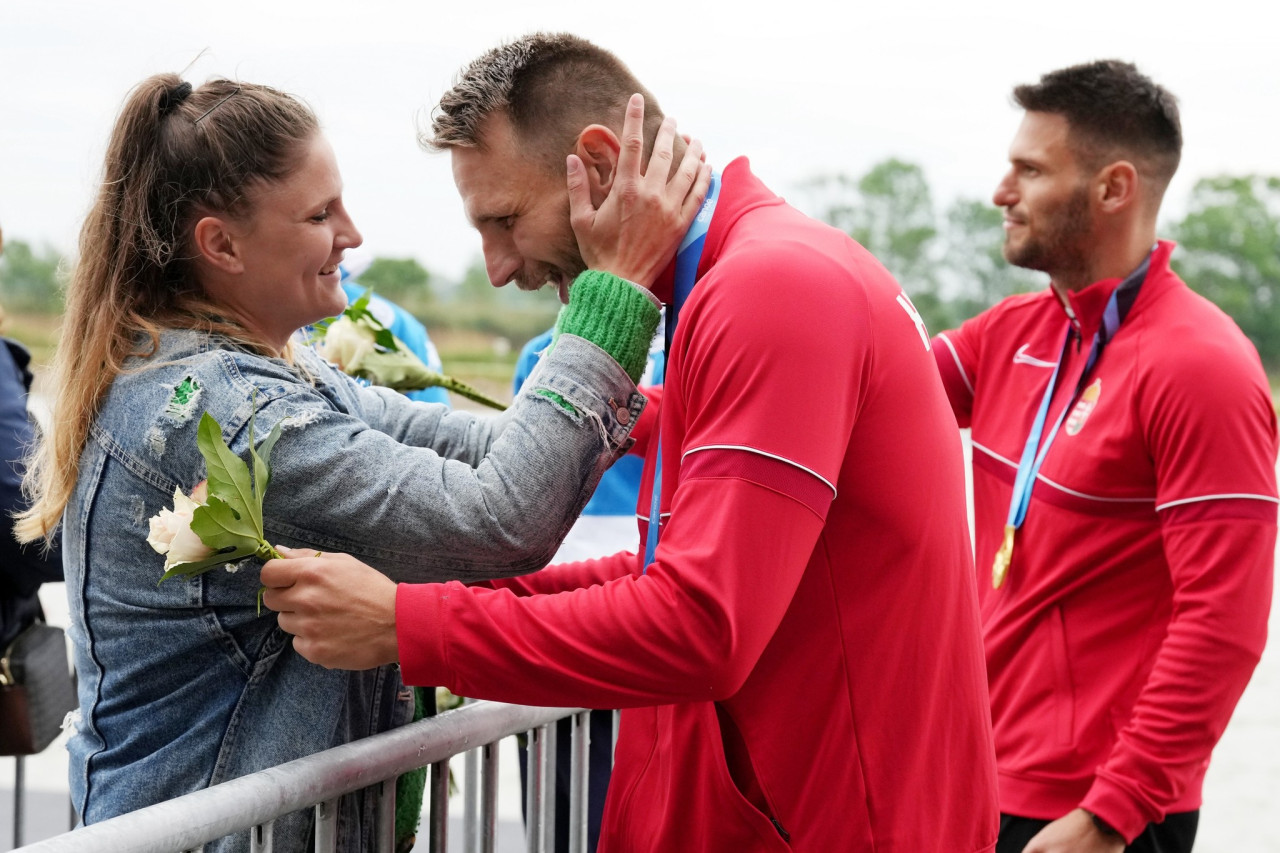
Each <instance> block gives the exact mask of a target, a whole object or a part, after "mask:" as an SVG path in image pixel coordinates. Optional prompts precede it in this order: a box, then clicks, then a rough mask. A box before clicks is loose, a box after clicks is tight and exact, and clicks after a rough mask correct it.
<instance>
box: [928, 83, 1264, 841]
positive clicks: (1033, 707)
mask: <svg viewBox="0 0 1280 853" xmlns="http://www.w3.org/2000/svg"><path fill="white" fill-rule="evenodd" d="M1014 99H1015V100H1016V101H1017V103H1018V104H1019V105H1020V106H1021V107H1023V108H1024V109H1025V110H1026V116H1025V117H1024V119H1023V122H1022V126H1021V128H1020V129H1019V130H1018V132H1017V135H1016V136H1015V137H1014V140H1013V144H1012V146H1011V148H1010V152H1009V161H1010V163H1011V167H1010V169H1009V172H1008V174H1006V175H1005V177H1004V179H1003V180H1002V181H1001V182H1000V185H999V186H998V187H997V188H996V192H995V199H994V200H995V203H996V204H997V205H999V206H1001V207H1003V208H1004V209H1005V235H1006V236H1005V246H1004V255H1005V258H1007V259H1008V260H1009V261H1010V262H1011V263H1014V264H1017V265H1018V266H1022V267H1028V268H1030V269H1036V270H1042V271H1044V272H1047V273H1048V274H1049V276H1050V279H1051V284H1050V287H1049V288H1048V289H1047V290H1044V291H1042V292H1039V293H1032V294H1027V295H1023V296H1015V297H1012V298H1010V299H1007V300H1005V301H1004V302H1002V303H1000V304H999V305H997V306H995V307H994V308H992V309H990V310H989V311H987V312H985V313H983V314H981V315H980V316H978V317H975V318H974V319H972V320H970V321H969V322H967V323H965V324H964V325H963V326H961V327H960V329H958V330H956V331H953V332H947V333H945V334H942V335H939V336H938V337H937V338H936V339H935V341H934V354H935V356H936V358H937V360H938V367H939V369H940V370H941V373H942V377H943V382H944V384H945V386H946V388H947V393H948V395H949V397H950V399H951V405H952V408H953V409H954V410H955V413H956V417H957V419H958V420H959V422H960V425H961V426H962V427H963V426H967V427H970V428H971V429H972V431H973V433H972V434H973V476H974V502H975V517H976V543H975V545H976V553H977V562H978V573H979V586H980V588H981V589H982V593H981V599H982V624H983V634H984V640H985V643H986V652H987V670H988V676H989V678H990V687H991V703H992V718H993V725H994V728H995V738H996V756H997V764H998V767H999V772H1000V808H1001V812H1002V819H1001V834H1000V845H999V847H998V848H997V849H998V850H999V851H1002V853H1003V851H1006V850H1007V851H1020V850H1026V851H1033V853H1067V851H1071V853H1081V851H1119V850H1122V849H1128V850H1135V851H1161V852H1162V853H1167V851H1174V853H1179V851H1188V850H1190V849H1191V845H1192V842H1193V840H1194V838H1195V831H1196V824H1197V821H1198V817H1199V811H1198V810H1199V807H1200V789H1201V784H1202V782H1203V780H1204V775H1205V770H1206V768H1207V767H1208V764H1209V753H1210V752H1211V751H1212V749H1213V746H1214V744H1215V743H1216V742H1217V740H1218V738H1219V736H1221V734H1222V730H1223V728H1225V726H1226V725H1227V720H1228V718H1229V717H1230V716H1231V712H1232V710H1233V709H1234V707H1235V704H1236V701H1237V700H1238V699H1239V698H1240V694H1241V693H1242V692H1243V690H1244V687H1245V684H1246V683H1247V682H1248V680H1249V676H1250V674H1251V673H1252V672H1253V669H1254V666H1255V665H1256V664H1257V662H1258V658H1259V656H1260V655H1261V653H1262V647H1263V643H1264V641H1265V638H1266V625H1267V615H1268V611H1269V608H1270V601H1271V586H1272V575H1273V558H1274V552H1275V543H1276V502H1277V501H1276V479H1275V463H1276V422H1275V414H1274V412H1273V410H1272V405H1271V395H1270V392H1269V389H1268V385H1267V379H1266V376H1265V375H1264V374H1263V370H1262V366H1261V364H1260V363H1259V360H1258V355H1257V352H1256V351H1255V350H1254V348H1253V346H1252V345H1250V343H1249V341H1248V340H1246V339H1245V337H1244V335H1243V334H1241V332H1240V330H1239V329H1238V328H1237V327H1236V326H1235V324H1234V323H1232V322H1231V320H1230V319H1229V318H1227V317H1226V316H1225V315H1224V314H1223V313H1222V312H1221V311H1219V310H1218V309H1217V308H1216V307H1214V306H1213V305H1211V304H1210V303H1209V302H1208V301H1206V300H1205V299H1203V298H1201V297H1200V296H1198V295H1196V294H1194V293H1192V292H1191V290H1189V289H1188V288H1187V286H1186V285H1185V284H1184V283H1183V282H1182V281H1181V280H1180V279H1179V278H1178V276H1177V275H1175V274H1174V273H1173V272H1172V271H1171V270H1170V269H1169V254H1170V252H1172V251H1173V245H1172V244H1171V243H1167V242H1164V241H1159V242H1157V241H1156V233H1155V229H1156V216H1157V213H1158V211H1159V208H1160V201H1161V198H1162V196H1163V194H1164V191H1165V188H1166V187H1167V186H1168V183H1169V179H1170V178H1171V177H1172V176H1173V173H1174V171H1175V169H1176V168H1177V165H1178V159H1179V156H1180V154H1181V145H1182V136H1181V130H1180V126H1179V119H1178V110H1177V105H1176V102H1175V100H1174V98H1173V96H1172V95H1170V94H1169V93H1168V92H1166V91H1165V90H1164V89H1162V88H1161V87H1159V86H1157V85H1156V84H1155V83H1153V82H1152V81H1151V80H1149V79H1147V78H1146V77H1144V76H1143V75H1141V74H1140V73H1139V72H1138V71H1137V69H1135V68H1134V67H1133V66H1132V65H1129V64H1126V63H1120V62H1114V61H1106V62H1095V63H1092V64H1088V65H1081V66H1077V67H1073V68H1067V69H1064V70H1061V71H1056V72H1053V73H1051V74H1047V75H1045V76H1044V77H1043V78H1042V79H1041V81H1040V82H1039V83H1038V84H1035V85H1027V86H1019V87H1018V88H1016V89H1015V90H1014Z"/></svg>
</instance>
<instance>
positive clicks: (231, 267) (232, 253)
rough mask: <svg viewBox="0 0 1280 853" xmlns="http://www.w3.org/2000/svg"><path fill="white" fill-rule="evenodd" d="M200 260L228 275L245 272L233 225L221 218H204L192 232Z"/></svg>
mask: <svg viewBox="0 0 1280 853" xmlns="http://www.w3.org/2000/svg"><path fill="white" fill-rule="evenodd" d="M191 239H192V242H193V243H195V248H196V252H197V254H198V255H199V258H200V260H203V261H204V262H206V263H209V264H212V265H213V266H214V267H215V268H216V269H218V270H221V271H222V272H226V273H241V272H244V261H243V259H242V258H241V257H240V254H239V252H238V250H237V249H238V247H237V245H236V240H235V234H234V233H233V230H232V227H231V224H230V223H229V222H228V221H227V220H226V219H223V218H222V217H220V216H203V217H201V218H200V220H199V221H198V222H196V227H195V228H194V229H193V231H192V236H191Z"/></svg>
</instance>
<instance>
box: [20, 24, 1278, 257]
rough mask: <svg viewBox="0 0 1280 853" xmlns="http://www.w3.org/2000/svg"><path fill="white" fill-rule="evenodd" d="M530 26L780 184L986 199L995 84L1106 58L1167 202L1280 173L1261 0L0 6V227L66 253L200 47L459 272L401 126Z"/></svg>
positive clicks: (399, 232) (390, 224)
mask: <svg viewBox="0 0 1280 853" xmlns="http://www.w3.org/2000/svg"><path fill="white" fill-rule="evenodd" d="M749 10H750V11H749ZM538 29H542V30H569V31H572V32H575V33H577V34H579V35H582V36H585V37H587V38H590V39H592V40H593V41H596V42H597V43H599V44H601V45H602V46H604V47H607V48H610V49H611V50H613V51H615V52H616V53H618V54H619V55H620V56H621V57H622V58H623V59H624V60H625V61H626V62H627V63H628V64H629V65H630V66H631V67H632V69H633V70H634V71H635V72H636V74H637V76H638V77H639V78H640V79H641V80H643V81H644V82H645V83H646V85H647V86H648V87H649V88H650V89H651V90H652V91H653V92H654V93H655V95H656V96H657V97H658V99H659V100H660V101H661V103H662V105H663V107H664V109H665V110H666V111H667V112H668V113H669V114H670V115H673V116H675V117H676V118H677V120H678V121H679V124H680V128H681V129H682V130H683V131H685V132H688V133H692V134H694V135H696V136H699V137H701V138H702V140H703V141H704V143H705V144H706V147H707V150H708V152H709V157H710V159H711V160H712V161H713V163H716V164H723V163H725V162H728V160H730V159H732V158H733V157H736V156H738V155H742V154H745V155H748V156H749V157H750V158H751V160H752V164H753V166H754V168H755V170H756V171H757V172H758V173H759V174H760V175H761V177H762V178H763V179H764V180H765V181H766V182H767V183H769V184H770V185H771V186H772V188H773V189H774V190H775V191H777V192H779V193H781V194H783V195H795V193H794V190H795V187H796V186H797V184H799V183H800V182H801V181H803V180H804V179H805V178H807V177H810V176H812V175H815V174H819V173H829V172H840V171H843V172H848V173H851V174H854V175H859V174H861V173H863V172H864V171H866V169H867V168H869V167H870V166H871V165H873V164H874V163H876V162H878V161H880V160H882V159H884V158H886V157H890V156H897V157H899V158H902V159H906V160H909V161H913V162H916V163H919V164H921V165H922V166H923V167H924V168H925V170H926V173H927V176H928V178H929V182H930V185H931V186H932V188H933V191H934V198H935V202H937V203H938V204H939V206H941V205H944V204H945V203H947V202H949V201H950V200H951V199H953V198H955V197H956V196H957V195H965V196H972V197H979V198H983V199H989V197H990V191H991V189H992V187H993V186H994V184H995V182H996V181H997V180H998V178H999V176H1000V174H1001V171H1002V169H1003V167H1004V158H1005V153H1006V151H1007V148H1008V143H1009V139H1010V138H1011V136H1012V134H1013V131H1014V130H1015V128H1016V126H1017V123H1018V120H1019V113H1018V111H1017V110H1016V109H1014V108H1013V107H1011V106H1010V102H1009V90H1010V88H1011V87H1012V86H1013V85H1015V84H1017V83H1021V82H1029V81H1034V80H1035V79H1037V78H1038V77H1039V75H1040V74H1041V73H1043V72H1044V71H1047V70H1051V69H1053V68H1057V67H1060V66H1063V65H1068V64H1073V63H1076V62H1081V61H1086V60H1090V59H1097V58H1104V57H1119V58H1123V59H1128V60H1132V61H1134V62H1137V63H1138V65H1139V67H1140V68H1142V69H1143V70H1144V71H1146V72H1147V73H1149V74H1150V75H1151V76H1153V77H1154V78H1155V79H1156V80H1158V81H1159V82H1161V83H1163V84H1165V85H1166V86H1168V87H1169V88H1170V89H1171V90H1172V91H1173V92H1174V93H1175V94H1177V95H1178V96H1179V98H1180V99H1181V102H1182V109H1183V128H1184V134H1185V137H1186V142H1185V151H1184V155H1183V161H1182V169H1181V171H1180V173H1179V175H1178V177H1177V178H1176V179H1175V182H1174V184H1173V186H1172V187H1171V189H1170V195H1169V200H1168V202H1167V203H1166V209H1169V208H1173V209H1174V210H1175V211H1176V210H1177V209H1178V208H1180V207H1181V206H1182V205H1183V204H1184V202H1185V199H1186V197H1187V194H1188V193H1189V191H1190V188H1191V186H1192V185H1193V183H1194V181H1195V180H1196V179H1197V178H1200V177H1204V176H1207V175H1211V174H1218V173H1223V172H1231V173H1245V172H1262V173H1266V174H1272V175H1280V118H1278V116H1280V111H1278V106H1280V103H1278V101H1280V98H1278V96H1280V4H1276V3H1259V2H1249V3H1245V2H1242V0H1218V2H1212V3H1198V4H1196V5H1194V6H1192V5H1190V4H1177V3H1164V4H1160V5H1156V4H1146V3H1144V4H1141V10H1140V9H1139V4H1128V3H1124V2H1121V0H1111V2H1105V3H1103V2H1093V0H1074V1H1073V2H1069V3H1058V4H1054V3H1045V2H1038V3H1037V2H1030V0H1022V2H994V3H982V2H969V3H953V2H909V0H885V2H881V3H862V2H840V3H836V2H830V3H821V2H814V0H780V2H771V3H767V4H766V3H748V2H741V0H740V2H735V3H727V2H721V0H714V2H697V0H685V1H684V2H669V0H663V1H662V2H658V3H652V4H644V3H634V2H609V3H597V4H587V3H569V2H563V0H523V2H513V0H498V1H497V2H483V0H476V1H475V2H469V3H456V2H455V3H452V4H449V5H447V6H446V5H445V4H444V3H441V2H438V0H418V2H389V0H386V1H384V0H367V2H363V3H360V4H355V3H333V2H328V0H306V2H303V0H257V2H252V3H250V2H243V0H219V2H206V3H199V4H192V3H185V2H181V0H170V2H165V3H160V2H154V0H92V2H89V0H80V1H79V2H60V0H0V224H2V225H3V227H4V231H5V235H6V236H7V237H9V238H12V239H23V240H27V241H30V242H34V243H37V244H39V243H46V242H47V243H50V244H52V245H54V246H55V247H57V248H59V249H61V250H64V251H67V250H70V249H72V248H73V246H74V243H75V239H76V234H77V232H78V229H79V225H80V221H81V219H82V217H83V215H84V212H85V210H86V208H87V205H88V203H89V198H90V194H91V191H92V188H93V186H94V183H95V181H96V178H97V176H98V174H99V171H100V168H101V158H102V154H103V150H104V147H105V142H106V138H107V134H108V132H109V130H110V127H111V123H112V122H113V120H114V118H115V115H116V113H117V111H118V110H119V107H120V105H121V103H122V101H123V98H124V96H125V94H126V93H127V91H128V90H129V89H130V88H131V87H132V86H133V85H134V84H136V83H137V82H138V81H140V80H141V79H142V78H143V77H145V76H147V75H148V74H151V73H154V72H157V71H180V70H182V69H183V68H184V67H186V66H187V65H188V64H190V63H191V62H192V60H193V59H194V58H195V57H196V56H197V55H199V54H200V53H201V51H205V53H204V55H203V57H201V58H200V59H199V60H198V61H196V63H195V64H194V66H193V67H191V68H190V69H189V70H188V71H187V72H186V76H187V79H188V80H190V81H192V82H193V83H199V82H200V81H203V80H204V79H206V78H208V77H210V76H214V75H226V76H232V77H237V78H240V79H243V80H247V81H252V82H257V83H267V84H270V85H273V86H276V87H278V88H282V89H285V90H287V91H289V92H291V93H294V94H296V95H299V96H301V97H303V98H304V99H305V100H306V101H307V102H308V103H310V104H311V105H312V107H314V108H315V110H316V111H317V113H318V114H319V116H320V120H321V122H322V124H323V125H324V127H325V130H326V132H327V134H328V135H329V138H330V140H331V141H332V142H333V145H334V148H335V149H336V151H337V154H338V160H339V164H340V166H341V168H342V171H343V177H344V179H345V182H346V193H345V198H346V202H347V206H348V209H349V210H350V211H351V212H352V215H353V216H354V217H355V220H356V223H357V224H358V225H359V226H360V228H361V230H362V231H363V233H364V236H365V245H366V248H368V249H369V250H371V251H372V252H373V253H375V254H378V255H388V256H396V257H403V256H414V257H416V258H418V259H419V260H420V261H421V262H422V263H423V264H425V265H426V266H427V267H428V268H430V269H432V270H435V271H438V272H441V273H443V274H445V275H449V276H457V275H460V274H461V272H462V271H463V270H464V269H465V267H466V266H467V264H468V263H469V262H470V261H471V260H473V259H474V258H475V257H476V256H478V254H479V245H480V244H479V239H478V238H477V237H476V235H475V234H474V233H473V232H471V231H470V230H469V228H468V227H467V226H466V224H465V222H464V221H463V218H462V212H461V205H460V203H459V202H458V200H457V197H456V193H455V190H454V188H453V182H452V178H451V176H450V172H449V162H448V157H447V156H445V155H433V154H427V153H424V152H422V151H421V150H420V149H419V148H418V146H417V142H416V138H415V131H416V127H417V124H418V122H419V121H420V120H421V119H422V118H424V117H425V116H426V114H427V113H428V111H429V110H430V108H431V106H432V105H433V104H434V103H435V100H436V98H438V97H439V95H440V94H441V93H442V92H443V91H444V90H445V89H446V88H448V86H449V84H450V82H451V80H452V78H453V75H454V74H455V73H456V71H457V70H458V68H459V67H461V66H462V65H463V64H464V63H466V62H467V61H468V60H470V59H471V58H473V57H474V56H476V55H478V54H479V53H481V52H483V51H484V50H486V49H487V48H489V47H491V46H493V45H495V44H497V43H499V42H500V41H503V40H506V39H510V38H513V37H516V36H519V35H521V34H523V33H526V32H529V31H532V30H538Z"/></svg>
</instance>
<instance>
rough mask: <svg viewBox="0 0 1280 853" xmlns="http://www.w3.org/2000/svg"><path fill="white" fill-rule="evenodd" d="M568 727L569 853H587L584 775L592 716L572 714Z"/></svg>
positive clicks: (589, 746)
mask: <svg viewBox="0 0 1280 853" xmlns="http://www.w3.org/2000/svg"><path fill="white" fill-rule="evenodd" d="M570 719H571V720H572V722H571V723H570V732H571V735H570V743H571V746H570V753H569V853H586V851H587V791H588V787H589V786H588V785H587V773H588V771H589V766H590V765H589V762H588V756H589V755H590V749H591V722H590V720H591V712H590V711H583V712H581V713H578V714H574V715H573V716H572V717H571V718H570Z"/></svg>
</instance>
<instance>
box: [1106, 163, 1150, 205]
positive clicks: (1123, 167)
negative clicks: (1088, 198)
mask: <svg viewBox="0 0 1280 853" xmlns="http://www.w3.org/2000/svg"><path fill="white" fill-rule="evenodd" d="M1095 186H1096V193H1097V202H1098V209H1099V210H1101V211H1102V212H1103V213H1119V212H1120V211H1121V210H1124V209H1125V208H1131V207H1133V206H1135V205H1136V204H1137V203H1138V201H1139V195H1140V188H1139V185H1138V169H1137V167H1135V166H1134V165H1133V164H1132V163H1130V162H1129V161H1128V160H1117V161H1115V162H1114V163H1111V164H1109V165H1107V166H1104V167H1103V168H1102V171H1100V172H1099V173H1098V178H1097V183H1096V184H1095Z"/></svg>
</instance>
